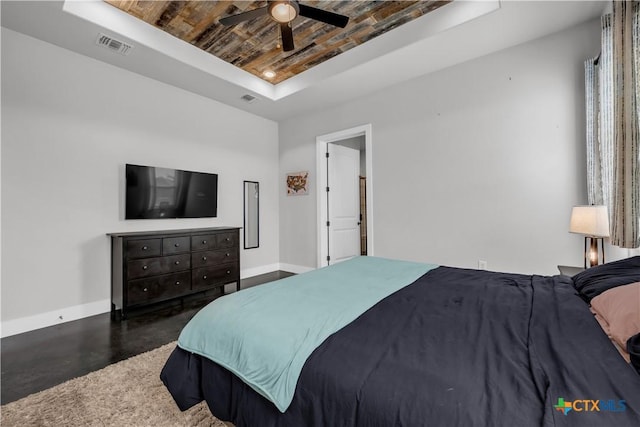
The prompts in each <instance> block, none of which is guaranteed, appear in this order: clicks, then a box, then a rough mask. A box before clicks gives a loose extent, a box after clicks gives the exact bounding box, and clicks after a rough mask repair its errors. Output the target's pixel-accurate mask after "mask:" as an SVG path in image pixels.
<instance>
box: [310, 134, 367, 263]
mask: <svg viewBox="0 0 640 427" xmlns="http://www.w3.org/2000/svg"><path fill="white" fill-rule="evenodd" d="M353 151H357V156H358V157H357V158H358V160H357V163H358V166H354V165H353V164H354V161H355V160H353V156H354V155H356V154H354V153H353ZM329 153H331V155H329ZM316 164H317V168H316V170H317V174H318V180H317V193H316V194H317V207H318V212H317V214H318V215H317V218H318V222H317V233H318V234H317V235H318V246H317V251H318V252H317V253H318V259H317V265H318V267H324V266H326V265H330V264H333V263H335V262H340V261H342V260H346V259H349V258H351V257H353V256H356V255H361V254H363V253H366V254H368V255H373V242H374V239H373V197H372V193H373V173H372V172H373V169H372V128H371V124H367V125H362V126H358V127H354V128H351V129H346V130H342V131H339V132H333V133H330V134H327V135H321V136H318V137H317V138H316ZM354 167H357V171H356V172H355V173H356V175H355V180H354V172H353V168H354ZM365 176H366V181H365V180H362V179H361V177H362V178H364V177H365ZM331 181H334V182H331ZM340 181H343V183H344V184H343V185H340ZM347 181H348V184H347ZM365 182H366V185H364V184H365ZM354 186H355V189H353V188H354ZM361 188H362V189H363V190H364V191H363V192H361V190H360V189H361ZM354 209H355V210H356V211H357V214H356V215H357V216H356V218H355V219H354ZM361 214H362V216H360V215H361Z"/></svg>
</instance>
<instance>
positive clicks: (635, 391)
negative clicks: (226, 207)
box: [161, 257, 640, 427]
mask: <svg viewBox="0 0 640 427" xmlns="http://www.w3.org/2000/svg"><path fill="white" fill-rule="evenodd" d="M635 282H640V257H634V258H629V259H626V260H621V261H617V262H614V263H609V264H605V265H604V266H601V267H595V268H592V269H589V270H587V271H585V272H584V273H581V274H580V275H578V276H575V277H574V278H573V279H572V278H569V277H567V276H553V277H545V276H537V275H519V274H510V273H498V272H489V271H480V270H469V269H461V268H453V267H446V266H435V265H431V264H420V263H408V262H405V261H395V260H388V259H384V258H375V257H358V258H355V259H353V260H350V261H346V262H343V263H340V264H337V265H334V266H331V267H325V268H322V269H318V270H314V271H313V272H309V273H305V274H301V275H297V276H292V277H289V278H287V279H282V280H280V281H277V282H273V283H269V284H265V285H261V286H259V287H255V288H249V289H247V290H243V291H240V292H237V293H235V294H231V295H228V296H225V297H222V298H219V299H218V300H215V301H213V302H212V303H211V304H209V305H208V306H207V307H205V308H203V309H202V310H201V311H200V312H199V313H198V314H197V315H196V316H195V317H194V318H193V319H192V320H191V322H190V323H189V324H188V325H187V326H186V327H185V329H184V330H183V331H182V333H181V335H180V339H179V340H178V346H177V347H176V349H175V350H174V351H173V353H172V354H171V356H170V357H169V359H168V360H167V362H166V364H165V366H164V368H163V370H162V373H161V379H162V381H163V382H164V384H165V386H166V387H167V389H168V390H169V392H170V393H171V395H172V396H173V398H174V400H175V402H176V404H177V405H178V407H179V408H180V409H181V410H186V409H188V408H189V407H191V406H193V405H195V404H197V403H199V402H201V401H202V400H206V402H207V404H208V406H209V409H210V410H211V412H212V414H213V415H214V416H216V417H217V418H219V419H221V420H224V421H228V422H231V423H233V424H234V425H236V426H237V427H242V426H256V427H271V426H274V427H275V426H298V427H300V426H336V427H337V426H502V425H508V426H515V425H517V426H598V427H601V426H639V425H640V375H639V374H638V371H636V367H637V368H638V369H639V370H640V359H639V358H638V356H640V334H638V332H640V326H638V325H640V312H638V311H636V312H635V313H634V312H633V310H634V309H633V308H631V309H630V310H631V312H629V308H628V307H627V308H625V310H627V311H625V313H626V314H627V316H626V317H625V316H622V317H623V321H624V322H625V325H626V327H627V330H633V329H634V328H636V327H638V330H636V335H634V336H632V337H630V338H628V341H627V342H626V343H623V344H626V348H621V347H623V346H620V345H619V346H618V347H616V346H615V345H614V344H613V343H612V341H613V338H612V336H613V335H612V334H613V333H612V332H611V331H610V330H608V329H603V327H605V328H608V327H609V326H613V320H611V319H612V318H611V319H608V318H607V314H606V313H600V314H598V313H595V312H594V311H593V306H596V304H595V303H594V304H591V306H590V303H591V302H595V301H596V299H597V298H600V296H606V295H608V293H611V292H617V291H616V290H626V291H627V293H626V297H625V304H626V303H629V302H630V303H632V304H631V305H633V303H634V301H635V300H634V298H635V297H634V295H635V293H634V292H635V291H634V290H631V293H629V289H631V288H627V286H629V285H634V286H635V285H637V286H638V292H637V301H635V303H637V304H638V306H640V283H635ZM370 294H371V295H370ZM629 295H631V296H632V298H629ZM610 299H612V300H614V299H615V298H610ZM363 300H364V302H363ZM627 305H628V304H627ZM609 306H610V307H609V308H611V307H613V311H614V312H615V313H618V314H619V313H620V312H621V310H620V309H619V307H618V306H616V305H615V304H611V303H609ZM314 307H315V308H314ZM616 307H618V308H616ZM316 308H317V310H316ZM314 310H316V311H314ZM636 310H637V308H636ZM623 311H624V310H623ZM594 313H595V314H596V316H594ZM629 313H630V314H629ZM629 316H630V317H629ZM634 316H635V317H634ZM607 321H611V322H612V325H608V324H607V323H606V322H607ZM636 321H637V322H638V323H637V324H636V323H634V322H636ZM283 322H284V323H283ZM599 322H600V323H599ZM630 324H631V326H629V325H630ZM601 325H603V326H601ZM621 352H622V353H625V352H626V354H627V356H628V360H625V358H624V357H622V356H621ZM212 359H213V360H212ZM214 360H215V361H214ZM634 361H635V362H637V363H635V364H634Z"/></svg>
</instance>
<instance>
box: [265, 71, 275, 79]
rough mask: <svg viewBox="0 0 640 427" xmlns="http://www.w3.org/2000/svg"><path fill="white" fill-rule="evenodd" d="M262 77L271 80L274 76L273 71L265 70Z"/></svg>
mask: <svg viewBox="0 0 640 427" xmlns="http://www.w3.org/2000/svg"><path fill="white" fill-rule="evenodd" d="M262 75H263V76H265V77H266V78H268V79H272V78H274V77H275V76H276V73H275V71H271V70H267V71H265V72H264V73H262Z"/></svg>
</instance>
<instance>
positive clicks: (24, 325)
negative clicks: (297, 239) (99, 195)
mask: <svg viewBox="0 0 640 427" xmlns="http://www.w3.org/2000/svg"><path fill="white" fill-rule="evenodd" d="M278 270H282V271H288V272H290V273H296V274H300V273H306V272H307V271H311V270H314V268H312V267H304V266H300V265H293V264H282V263H275V264H268V265H262V266H260V267H253V268H245V269H243V270H241V271H240V278H241V279H246V278H248V277H253V276H259V275H261V274H265V273H271V272H272V271H278ZM109 311H111V301H110V300H102V301H95V302H90V303H87V304H82V305H76V306H73V307H65V308H61V309H59V310H53V311H48V312H46V313H42V314H35V315H33V316H26V317H20V318H18V319H12V320H6V321H4V322H2V323H1V324H0V331H1V332H0V336H1V337H2V338H4V337H9V336H11V335H17V334H21V333H23V332H29V331H33V330H36V329H41V328H46V327H48V326H53V325H58V324H61V323H66V322H71V321H73V320H78V319H82V318H85V317H89V316H95V315H96V314H102V313H108V312H109Z"/></svg>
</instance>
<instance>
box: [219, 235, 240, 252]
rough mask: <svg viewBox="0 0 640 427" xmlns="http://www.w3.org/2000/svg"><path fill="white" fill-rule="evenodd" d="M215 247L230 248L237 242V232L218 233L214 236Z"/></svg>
mask: <svg viewBox="0 0 640 427" xmlns="http://www.w3.org/2000/svg"><path fill="white" fill-rule="evenodd" d="M216 243H217V246H216V247H217V248H232V247H234V246H237V244H238V233H220V234H218V235H217V236H216Z"/></svg>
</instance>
